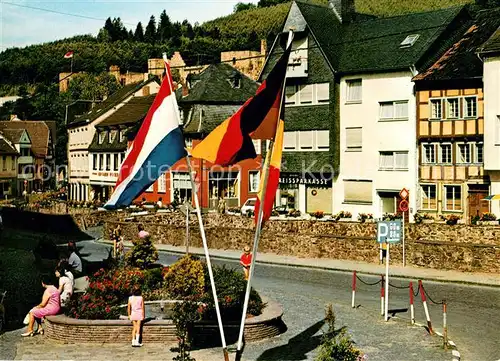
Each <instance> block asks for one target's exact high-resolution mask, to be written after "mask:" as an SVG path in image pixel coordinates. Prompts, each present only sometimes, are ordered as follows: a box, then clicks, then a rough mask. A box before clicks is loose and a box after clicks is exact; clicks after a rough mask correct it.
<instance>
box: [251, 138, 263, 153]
mask: <svg viewBox="0 0 500 361" xmlns="http://www.w3.org/2000/svg"><path fill="white" fill-rule="evenodd" d="M252 143H253V146H254V148H255V153H256V154H261V153H262V149H261V144H262V143H261V141H260V139H252Z"/></svg>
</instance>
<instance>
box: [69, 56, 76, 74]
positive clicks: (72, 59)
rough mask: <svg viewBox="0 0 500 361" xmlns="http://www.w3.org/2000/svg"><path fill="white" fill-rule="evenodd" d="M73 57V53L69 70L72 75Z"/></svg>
mask: <svg viewBox="0 0 500 361" xmlns="http://www.w3.org/2000/svg"><path fill="white" fill-rule="evenodd" d="M74 55H75V54H74V53H73V54H71V69H70V73H73V56H74Z"/></svg>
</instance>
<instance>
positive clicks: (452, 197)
mask: <svg viewBox="0 0 500 361" xmlns="http://www.w3.org/2000/svg"><path fill="white" fill-rule="evenodd" d="M444 196H445V203H444V205H445V210H447V211H460V210H461V209H462V190H461V187H460V186H451V185H446V186H444Z"/></svg>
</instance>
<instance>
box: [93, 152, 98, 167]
mask: <svg viewBox="0 0 500 361" xmlns="http://www.w3.org/2000/svg"><path fill="white" fill-rule="evenodd" d="M92 169H93V170H97V154H93V155H92Z"/></svg>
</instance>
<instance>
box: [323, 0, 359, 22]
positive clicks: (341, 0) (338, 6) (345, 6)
mask: <svg viewBox="0 0 500 361" xmlns="http://www.w3.org/2000/svg"><path fill="white" fill-rule="evenodd" d="M328 6H330V8H331V9H332V10H333V12H334V13H335V15H337V17H338V18H339V20H340V22H341V23H343V24H344V23H345V24H347V23H349V22H351V21H352V19H353V18H354V13H355V10H356V9H355V6H354V0H328Z"/></svg>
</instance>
